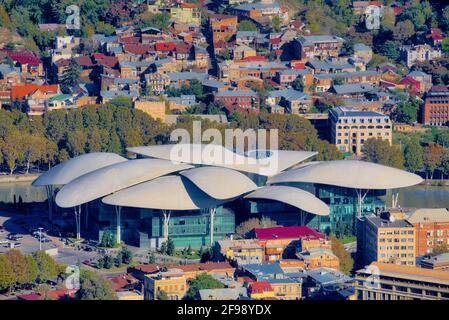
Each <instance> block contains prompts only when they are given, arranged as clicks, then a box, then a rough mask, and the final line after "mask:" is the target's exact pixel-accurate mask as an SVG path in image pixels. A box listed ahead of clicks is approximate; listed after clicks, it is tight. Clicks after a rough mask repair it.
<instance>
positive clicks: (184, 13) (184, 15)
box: [170, 2, 201, 25]
mask: <svg viewBox="0 0 449 320" xmlns="http://www.w3.org/2000/svg"><path fill="white" fill-rule="evenodd" d="M170 15H171V17H172V18H173V19H174V20H175V21H176V22H180V23H185V24H196V25H201V7H200V6H199V5H197V4H194V3H188V2H182V3H180V4H179V6H178V7H173V8H170Z"/></svg>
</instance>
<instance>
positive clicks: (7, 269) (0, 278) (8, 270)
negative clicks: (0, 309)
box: [0, 254, 17, 291]
mask: <svg viewBox="0 0 449 320" xmlns="http://www.w3.org/2000/svg"><path fill="white" fill-rule="evenodd" d="M16 282H17V276H16V274H15V273H14V269H13V266H12V264H11V261H9V259H8V257H7V256H6V255H5V254H0V291H2V290H9V289H11V288H12V287H13V286H14V284H15V283H16Z"/></svg>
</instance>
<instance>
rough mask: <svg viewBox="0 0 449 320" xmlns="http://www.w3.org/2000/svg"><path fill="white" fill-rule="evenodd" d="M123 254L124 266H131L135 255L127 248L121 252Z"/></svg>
mask: <svg viewBox="0 0 449 320" xmlns="http://www.w3.org/2000/svg"><path fill="white" fill-rule="evenodd" d="M121 253H122V262H123V263H124V264H131V263H132V261H133V253H132V252H131V250H129V249H128V248H127V247H124V248H123V249H122V251H121Z"/></svg>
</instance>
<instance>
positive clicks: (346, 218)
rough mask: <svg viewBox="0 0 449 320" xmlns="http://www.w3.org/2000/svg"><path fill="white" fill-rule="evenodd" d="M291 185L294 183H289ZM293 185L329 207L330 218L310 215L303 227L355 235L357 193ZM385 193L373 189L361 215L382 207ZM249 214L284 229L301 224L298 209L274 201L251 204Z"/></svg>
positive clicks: (326, 186)
mask: <svg viewBox="0 0 449 320" xmlns="http://www.w3.org/2000/svg"><path fill="white" fill-rule="evenodd" d="M290 185H293V184H290ZM294 186H296V187H299V188H301V189H304V190H306V191H309V192H311V193H313V194H315V196H316V197H318V198H319V199H321V200H322V201H323V202H324V203H326V204H327V205H328V206H329V209H330V214H329V216H325V217H320V216H315V215H312V214H307V215H306V216H305V221H304V222H305V224H306V225H307V226H309V227H311V228H315V229H319V230H320V231H322V232H326V233H328V234H329V233H330V232H332V233H336V234H337V235H341V236H344V235H348V236H349V235H355V233H356V229H355V223H356V216H357V212H358V200H357V193H356V191H355V190H354V189H348V188H343V187H337V186H329V185H319V184H315V185H313V184H294ZM385 195H386V191H385V190H372V191H369V192H368V194H367V195H366V197H365V199H364V201H363V205H362V215H365V214H368V213H371V212H376V211H377V210H382V209H384V208H385V202H384V200H382V197H383V196H385ZM249 210H250V212H251V214H256V215H259V216H266V217H268V218H270V219H272V220H274V221H276V222H277V223H278V224H281V225H284V226H291V225H300V224H301V215H300V210H299V209H297V208H294V207H292V206H289V205H285V204H282V203H279V202H274V201H258V202H257V203H256V202H251V205H250V208H249Z"/></svg>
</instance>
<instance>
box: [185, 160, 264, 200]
mask: <svg viewBox="0 0 449 320" xmlns="http://www.w3.org/2000/svg"><path fill="white" fill-rule="evenodd" d="M181 175H182V176H184V177H186V178H187V179H189V180H190V181H191V182H193V183H194V184H195V185H196V186H197V187H198V188H200V189H201V190H202V191H203V192H204V193H206V194H208V195H209V196H211V197H212V198H215V199H219V200H226V199H231V198H236V197H239V196H241V195H242V194H245V193H248V192H251V191H253V190H256V189H257V185H256V184H255V183H254V182H253V181H252V180H251V179H250V178H248V177H247V176H245V175H244V174H243V173H240V172H238V171H235V170H232V169H228V168H219V167H200V168H195V169H191V170H187V171H183V172H181Z"/></svg>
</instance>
